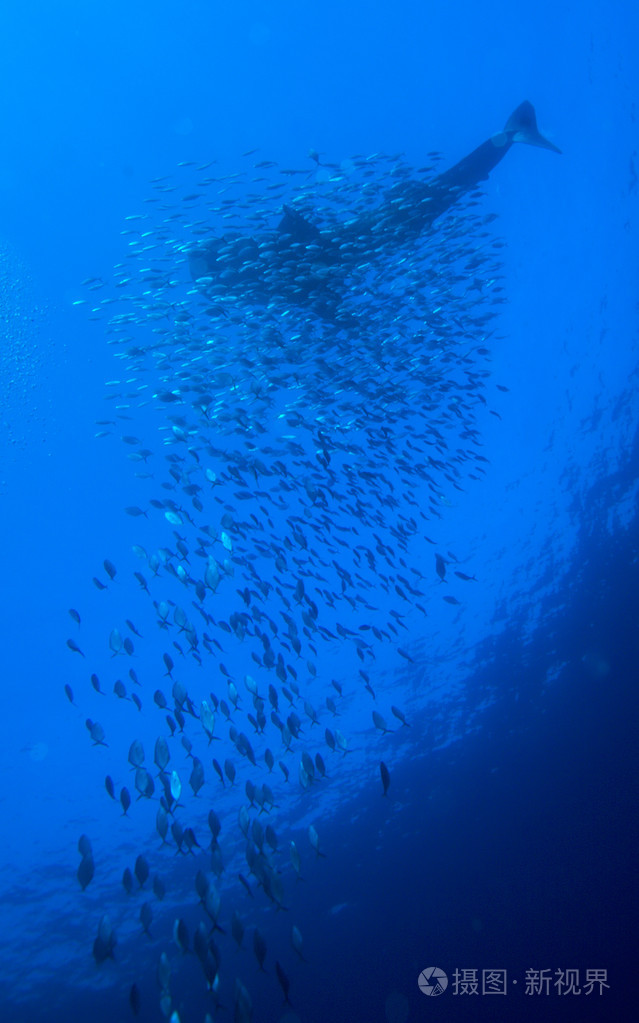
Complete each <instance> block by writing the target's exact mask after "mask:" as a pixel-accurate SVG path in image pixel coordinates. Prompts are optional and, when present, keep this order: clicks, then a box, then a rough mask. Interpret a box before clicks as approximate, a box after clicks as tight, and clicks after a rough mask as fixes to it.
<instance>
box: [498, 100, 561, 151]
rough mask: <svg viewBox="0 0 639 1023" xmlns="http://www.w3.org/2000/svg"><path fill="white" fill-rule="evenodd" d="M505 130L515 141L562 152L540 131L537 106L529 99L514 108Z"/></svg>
mask: <svg viewBox="0 0 639 1023" xmlns="http://www.w3.org/2000/svg"><path fill="white" fill-rule="evenodd" d="M504 132H505V133H506V134H507V135H509V136H510V137H511V138H512V141H513V142H526V143H527V144H528V145H529V146H539V147H540V148H541V149H551V150H552V151H553V153H561V149H559V148H558V147H557V146H556V145H555V144H554V143H553V142H550V141H549V140H548V139H547V138H544V136H543V135H542V134H541V132H540V131H539V128H538V127H537V117H536V115H535V108H534V106H533V105H532V103H529V102H528V100H527V99H526V100H524V102H523V103H520V104H519V106H518V107H517V109H516V110H513V112H512V114H511V115H510V117H509V118H508V120H507V121H506V124H505V125H504Z"/></svg>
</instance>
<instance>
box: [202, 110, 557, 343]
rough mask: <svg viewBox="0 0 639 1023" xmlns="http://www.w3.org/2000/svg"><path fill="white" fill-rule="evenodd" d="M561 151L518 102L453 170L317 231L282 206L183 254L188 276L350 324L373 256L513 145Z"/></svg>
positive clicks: (213, 294)
mask: <svg viewBox="0 0 639 1023" xmlns="http://www.w3.org/2000/svg"><path fill="white" fill-rule="evenodd" d="M520 142H523V143H525V144H527V145H531V146H538V147H540V148H542V149H548V150H551V151H552V152H554V153H561V150H560V149H558V147H557V146H556V145H554V143H552V142H550V141H549V140H548V139H547V138H545V137H544V136H543V135H542V134H541V132H540V131H539V129H538V127H537V118H536V115H535V109H534V107H533V105H532V103H530V102H529V101H528V100H525V101H524V102H523V103H520V104H519V106H518V107H517V108H516V109H515V110H514V111H513V113H512V114H511V115H510V117H509V118H508V120H507V121H506V124H505V125H504V127H503V129H502V130H501V131H499V132H497V133H496V134H494V135H491V137H490V138H488V139H487V140H486V141H485V142H483V143H482V144H481V145H480V146H478V147H477V148H476V149H474V150H473V151H472V152H471V153H469V154H468V156H465V157H464V158H463V159H462V160H460V161H459V162H458V163H456V164H455V165H454V166H453V167H451V168H449V169H448V170H446V171H444V172H443V173H442V174H438V175H437V176H435V177H434V178H432V179H430V180H426V181H420V180H407V181H401V182H399V183H397V184H395V185H393V186H392V187H391V188H389V189H388V191H387V193H386V194H385V196H384V197H383V199H382V201H381V202H380V203H379V204H378V205H377V206H375V207H374V208H372V209H368V210H366V212H364V213H362V214H360V215H359V216H356V217H353V218H351V219H350V220H348V221H345V222H344V223H342V224H339V225H338V226H335V225H331V227H330V228H324V229H323V228H322V227H321V226H319V225H317V224H315V223H313V222H312V220H311V219H310V218H309V217H308V216H307V215H303V214H301V213H300V212H299V211H297V210H295V209H293V208H292V207H291V206H288V205H284V207H283V209H282V216H281V219H280V221H279V223H278V225H277V227H276V228H275V230H273V231H270V232H264V233H263V234H261V235H258V236H251V235H247V234H243V233H241V232H240V233H237V232H234V233H230V234H225V235H222V236H219V237H215V238H213V239H211V240H209V241H207V242H206V243H205V244H203V245H202V244H199V245H197V246H196V247H194V248H193V249H191V251H190V252H189V254H188V260H189V268H190V273H191V277H192V278H193V280H194V281H195V282H196V284H197V286H198V287H199V288H200V289H201V290H202V291H203V292H204V293H205V294H206V295H207V296H208V297H209V298H211V299H216V298H217V299H221V298H222V297H223V296H225V295H226V296H228V295H232V296H234V297H235V298H237V299H240V300H245V301H246V302H248V303H258V304H260V303H261V304H269V303H273V302H280V303H285V304H286V303H290V304H293V305H296V306H301V307H303V308H306V309H308V310H310V311H311V312H313V313H314V314H315V315H316V316H319V317H320V318H322V319H324V320H327V321H329V322H331V323H335V324H338V325H339V324H342V325H348V324H349V323H351V322H352V316H351V315H350V314H349V313H346V312H345V311H344V310H343V309H342V304H343V302H344V298H345V294H346V291H347V288H348V275H349V274H350V273H351V272H352V271H353V270H354V269H355V267H357V266H358V265H360V264H361V263H362V261H363V260H365V259H367V258H370V256H371V253H373V255H374V256H375V258H378V257H379V256H380V255H383V254H384V253H388V252H390V251H392V250H394V249H396V248H399V247H400V246H405V245H407V244H410V243H411V242H413V241H414V240H415V239H417V238H419V236H420V235H423V234H424V233H425V232H427V231H428V230H429V228H431V227H432V226H433V224H434V223H435V221H436V220H437V219H438V218H440V217H441V216H442V215H443V214H444V213H446V212H447V211H448V210H449V209H450V208H451V207H453V206H455V205H456V204H457V203H459V202H460V200H462V199H463V197H464V196H465V195H467V194H468V193H469V192H472V191H473V190H474V189H475V188H476V187H477V186H478V185H480V184H481V182H482V181H485V180H486V179H487V178H488V177H489V175H490V174H491V172H492V171H493V170H494V169H495V167H496V166H497V165H498V164H499V163H500V162H501V161H502V160H503V158H504V157H505V155H506V153H507V152H508V151H509V150H510V149H511V148H512V146H513V145H515V144H516V143H520Z"/></svg>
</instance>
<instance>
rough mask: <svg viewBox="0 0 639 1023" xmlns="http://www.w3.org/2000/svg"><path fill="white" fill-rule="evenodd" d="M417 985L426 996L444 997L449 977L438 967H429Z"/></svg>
mask: <svg viewBox="0 0 639 1023" xmlns="http://www.w3.org/2000/svg"><path fill="white" fill-rule="evenodd" d="M417 983H418V984H419V990H420V991H421V992H422V994H424V995H443V993H444V991H445V990H446V988H447V987H448V977H447V976H446V974H445V973H444V971H443V970H440V969H439V967H438V966H427V967H426V969H425V970H422V972H421V973H420V975H419V977H418V978H417Z"/></svg>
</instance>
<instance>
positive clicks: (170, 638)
mask: <svg viewBox="0 0 639 1023" xmlns="http://www.w3.org/2000/svg"><path fill="white" fill-rule="evenodd" d="M311 156H312V159H311V161H310V169H309V168H307V167H304V168H302V169H297V168H296V169H284V170H280V169H278V168H277V167H276V166H275V165H274V164H273V163H271V162H270V161H265V160H261V159H259V155H256V154H246V155H245V162H246V166H247V168H248V169H247V170H246V171H244V172H242V173H240V174H231V175H217V174H216V173H215V167H214V166H212V165H207V166H203V167H193V166H187V167H184V168H182V169H181V171H180V173H179V174H177V175H176V176H175V177H166V178H162V179H158V180H156V181H155V182H154V183H153V188H152V194H151V195H150V196H149V199H148V204H147V206H146V210H147V211H146V212H145V213H143V214H140V215H137V216H135V217H130V218H128V221H127V225H126V229H125V231H124V232H123V235H124V239H125V241H126V244H127V247H128V252H127V256H126V258H124V259H123V261H122V263H121V264H120V265H119V266H118V267H117V268H116V270H115V277H114V281H113V282H111V283H105V282H104V281H102V280H101V279H95V278H92V279H89V280H88V281H86V282H85V284H86V288H87V289H88V293H89V297H88V299H87V300H86V301H87V303H88V305H89V307H90V308H91V316H92V317H94V318H102V319H104V320H105V322H106V323H107V324H108V328H107V330H108V340H109V343H110V344H111V345H112V346H113V350H114V356H115V360H116V363H117V366H118V370H117V372H116V373H115V374H114V376H115V377H116V379H114V380H111V381H109V384H108V388H107V408H108V412H107V414H106V415H104V416H103V417H101V419H100V422H99V435H100V436H104V437H108V436H112V437H115V438H118V437H119V438H120V439H121V441H122V444H123V450H124V451H125V452H126V456H127V460H128V461H129V463H130V464H131V465H132V466H133V473H134V476H135V488H136V489H135V490H134V491H132V496H131V500H130V503H129V504H128V505H127V506H126V507H125V508H123V515H126V516H128V517H130V518H131V519H132V520H134V521H135V525H136V528H138V527H139V538H138V541H137V543H136V545H135V546H134V549H133V552H132V554H130V552H121V554H120V555H119V556H117V557H116V556H115V555H114V560H113V561H112V560H111V559H110V558H105V559H104V562H103V564H102V565H101V566H100V567H99V569H98V570H97V571H96V574H95V576H94V578H93V585H94V586H95V587H96V588H97V589H98V590H99V591H100V593H103V594H104V600H105V604H104V607H105V612H104V623H105V624H104V626H103V625H102V624H101V623H100V622H97V623H95V622H94V623H93V625H92V628H93V629H94V632H95V630H96V629H97V630H98V631H100V630H102V639H101V640H100V641H99V642H98V643H95V642H94V641H93V639H92V638H91V639H90V641H89V644H88V646H87V644H86V643H85V642H84V636H85V635H86V631H85V630H86V628H87V623H86V622H85V617H86V616H85V614H84V612H83V611H82V608H81V606H80V605H79V607H80V610H77V609H76V608H72V609H70V611H69V614H70V630H69V638H68V640H67V647H68V649H69V652H70V655H73V658H74V660H73V661H72V662H71V665H72V667H73V669H74V671H75V674H74V676H73V677H72V678H71V680H70V682H69V684H68V685H67V686H66V689H65V691H66V696H67V698H68V700H69V701H70V703H72V704H73V705H74V706H78V707H79V708H80V709H81V710H82V711H83V718H84V720H85V724H86V729H87V741H88V742H89V743H91V744H92V745H93V746H95V747H96V755H100V756H103V757H104V758H105V764H106V765H108V766H107V770H106V771H105V774H106V777H105V790H106V791H105V792H103V793H102V798H104V799H105V800H107V801H109V800H110V801H111V803H112V805H113V806H114V807H115V805H116V804H119V806H118V807H117V813H114V816H113V821H114V828H117V827H118V823H117V822H118V821H120V822H121V827H123V828H124V827H125V826H126V823H127V818H129V817H130V816H131V815H138V814H141V813H143V812H145V810H144V808H145V807H151V808H152V815H153V817H154V820H155V832H156V834H155V835H153V834H152V833H150V834H149V836H148V845H147V846H145V848H143V849H141V850H140V851H139V853H138V854H137V856H135V857H133V858H132V860H129V861H127V860H126V857H125V856H124V855H123V861H122V863H121V870H122V874H121V884H122V886H123V888H124V890H125V892H126V893H127V895H128V897H129V899H130V901H129V903H128V906H129V910H128V912H127V913H125V914H124V915H123V914H122V913H121V910H120V908H119V907H120V901H119V899H120V896H121V889H120V891H119V893H118V894H117V898H116V892H115V891H114V905H115V906H116V908H115V909H113V910H112V909H110V907H109V905H105V906H104V912H103V913H102V915H101V916H99V917H98V918H96V919H95V922H94V934H95V940H94V944H93V957H94V959H95V962H96V963H97V964H98V965H99V966H100V968H104V967H103V966H102V964H105V963H107V961H109V960H112V959H115V961H116V963H117V962H118V961H119V957H118V941H119V937H120V935H121V934H122V933H125V934H126V935H127V936H128V937H127V941H132V940H133V938H132V937H131V936H132V935H134V936H135V935H137V937H136V940H137V941H139V942H144V943H146V944H147V945H148V947H149V949H150V950H151V954H152V956H153V962H154V964H155V965H154V974H155V981H154V983H153V985H151V988H150V987H149V985H148V984H147V983H146V979H145V978H144V977H138V976H131V975H130V974H129V973H128V972H127V968H126V967H125V966H121V967H120V977H121V984H122V986H123V987H126V988H127V990H128V992H129V1003H130V1009H131V1012H132V1014H134V1015H137V1014H139V1013H140V1012H141V1006H142V1005H143V1002H144V999H145V998H146V999H148V998H149V997H151V998H156V999H157V1003H156V1004H158V1003H159V1006H160V1008H161V1011H162V1014H163V1015H164V1017H165V1018H167V1019H170V1020H171V1021H172V1023H178V1021H179V1020H182V1023H185V1019H186V1018H187V1014H188V997H187V995H186V994H185V993H184V985H183V983H181V981H180V976H181V973H182V972H183V971H184V970H185V969H186V966H185V965H184V964H185V963H186V962H187V957H186V955H185V953H187V952H192V953H194V954H195V958H196V960H197V962H198V964H199V973H200V978H201V981H200V983H201V991H202V1000H204V999H205V998H206V999H208V1003H207V1015H206V1019H207V1020H210V1019H212V1017H213V1016H214V1015H215V1013H216V1011H217V1008H218V1006H220V1005H224V1006H226V1008H227V1009H228V1008H231V1007H232V1012H233V1018H234V1019H235V1020H236V1021H238V1023H244V1021H247V1020H250V1019H251V1018H252V1016H253V1004H254V1001H255V985H256V983H257V981H256V972H257V974H258V975H259V971H262V970H266V971H267V972H268V974H269V978H270V982H272V983H274V984H278V985H279V988H280V989H281V997H282V1000H283V1002H285V1003H291V1004H293V1005H296V1000H298V999H301V987H302V985H301V984H297V985H296V979H297V978H298V977H299V970H300V969H301V968H302V967H300V965H299V964H300V963H305V961H306V958H307V954H306V951H305V948H304V943H303V937H302V933H301V930H300V928H299V927H298V924H297V923H296V920H295V906H296V899H297V898H298V895H297V891H298V886H297V879H298V878H300V877H302V876H304V877H305V878H306V879H307V880H310V879H311V877H312V874H313V872H314V871H315V870H316V869H317V864H318V863H319V858H321V857H323V856H325V855H327V856H330V855H331V851H330V849H328V848H325V846H324V842H323V839H322V822H321V820H320V817H321V813H320V804H319V802H318V796H317V793H318V791H319V790H320V788H321V787H324V788H329V787H330V785H331V783H332V782H333V780H334V779H335V778H336V777H339V775H340V774H343V773H344V772H345V771H347V770H348V766H349V764H351V763H352V762H353V760H354V759H355V756H356V755H357V756H358V757H359V759H360V761H361V762H363V764H364V766H365V769H366V771H368V774H369V776H370V778H371V784H372V785H373V787H374V788H373V791H374V792H375V796H376V798H381V797H382V796H386V795H387V793H389V789H390V793H391V795H392V766H393V756H394V753H393V751H394V750H397V749H398V746H397V743H399V741H400V737H401V738H404V737H407V736H410V735H411V733H412V732H414V731H415V729H414V728H413V729H411V727H410V725H411V722H410V719H409V718H410V715H409V713H408V711H407V709H406V708H405V707H404V708H402V707H400V706H398V705H397V702H399V701H397V698H395V699H393V697H392V695H391V694H390V692H389V691H388V687H384V686H383V684H382V681H381V679H380V676H379V673H378V671H377V670H376V665H377V658H378V657H379V656H380V651H382V649H384V650H385V651H386V653H385V654H384V657H385V662H386V664H391V665H393V664H395V665H396V666H397V667H399V666H400V665H403V666H404V668H407V667H408V668H409V670H410V671H412V672H414V673H415V684H418V682H419V669H418V665H417V664H416V663H415V658H416V657H417V654H416V651H415V645H414V640H415V639H417V638H419V637H420V636H421V637H423V636H427V635H428V629H429V614H430V610H431V608H432V607H433V606H434V605H435V604H436V605H437V607H438V608H441V607H442V603H446V604H451V605H457V604H460V603H461V602H462V601H463V591H464V588H465V587H466V586H468V585H473V584H474V575H473V574H472V573H471V572H470V570H468V571H464V567H465V566H464V565H462V564H460V563H459V562H458V561H457V558H456V556H455V554H454V552H451V551H448V550H445V549H440V547H439V545H438V538H437V532H438V524H439V520H440V518H441V517H442V516H443V515H444V514H445V509H446V506H447V504H448V503H450V502H451V501H452V500H453V499H454V496H455V492H456V491H461V490H464V489H465V488H466V487H467V486H468V485H469V481H473V480H479V479H481V476H482V474H483V473H484V471H485V464H486V461H487V459H486V457H485V456H484V455H483V454H482V444H481V435H480V429H481V417H482V415H483V414H484V412H485V410H486V409H487V408H488V405H487V403H488V398H487V377H488V369H487V361H488V356H489V349H490V343H491V341H492V340H494V326H495V317H496V314H497V312H498V307H499V304H500V303H501V302H502V301H503V289H502V286H501V270H500V260H499V249H500V246H501V243H500V242H498V241H496V240H495V238H494V236H493V234H492V232H491V230H490V229H489V227H488V224H489V222H490V221H491V220H492V219H493V218H492V217H491V216H487V215H486V214H485V211H484V210H483V208H482V204H481V200H480V196H479V194H477V193H475V192H472V191H471V192H469V193H467V194H465V195H464V196H461V195H460V196H459V197H458V201H457V202H456V203H455V205H453V206H451V208H450V209H449V210H447V211H446V212H445V213H444V214H443V215H442V216H441V217H440V218H438V219H437V220H436V222H435V223H434V224H433V225H431V228H430V230H429V232H428V233H427V234H423V233H421V231H420V229H419V225H417V227H416V228H415V230H412V229H411V227H410V225H411V223H412V220H411V218H413V217H414V210H415V205H416V203H417V204H419V203H423V202H425V201H427V196H425V192H424V186H423V183H424V182H426V181H428V179H429V177H430V178H432V176H433V174H434V169H433V168H434V164H435V163H436V161H437V154H431V165H429V166H428V167H424V168H421V169H420V170H419V171H415V170H412V169H411V168H409V167H408V166H406V165H405V164H404V162H403V161H402V158H401V157H399V156H395V157H383V156H380V155H375V156H371V157H366V158H365V157H361V156H356V157H353V158H352V159H350V160H348V161H345V162H344V163H343V164H341V165H340V166H336V165H330V164H326V163H324V162H323V161H322V160H321V159H320V157H319V156H318V154H311ZM185 179H188V181H187V183H186V184H184V180H185ZM389 196H390V198H389ZM407 225H408V230H407ZM132 485H133V484H132ZM425 548H426V554H425ZM426 555H427V556H426ZM132 561H133V564H132V563H131V562H132ZM123 562H126V577H127V579H129V578H133V579H134V580H135V585H136V588H137V604H136V605H135V607H136V610H130V609H129V608H125V607H123V606H122V605H123V601H122V598H121V597H120V596H119V595H118V586H122V577H123V574H125V568H124V567H123V564H122V563H123ZM466 567H468V566H466ZM89 574H90V573H89ZM89 585H90V584H89ZM120 592H123V591H122V590H121V591H120ZM127 592H128V590H127ZM140 608H142V610H139V609H140ZM438 613H441V612H438ZM449 613H451V614H454V613H456V612H455V609H454V607H453V608H452V609H451V610H450V612H449ZM106 623H108V624H106ZM91 635H93V634H91ZM114 674H115V675H117V677H115V678H114ZM106 697H108V699H109V700H110V701H116V702H117V701H119V702H120V706H121V707H122V723H121V726H120V727H119V728H118V729H117V734H111V733H110V732H109V729H108V727H105V725H104V723H103V722H104V719H103V720H102V721H101V720H100V718H101V717H102V715H101V712H100V708H101V707H105V706H106V704H105V703H104V702H103V701H104V700H105V699H106ZM87 707H90V708H91V710H90V713H89V712H88V711H86V716H85V708H87ZM342 716H343V717H344V720H346V721H349V722H353V721H357V728H356V729H355V732H356V738H355V736H354V735H353V734H351V733H352V731H353V730H352V729H349V728H348V727H345V726H344V724H343V723H342V721H341V720H340V718H341V717H342ZM389 733H393V735H392V737H391V738H389V739H385V740H384V742H385V745H384V747H383V752H384V760H383V761H382V760H381V757H380V745H379V737H380V736H387V735H389ZM125 736H126V739H125V738H124V737H125ZM125 748H126V749H128V753H127V754H125V755H126V759H127V761H128V762H124V756H122V755H121V754H122V751H123V750H124V749H125ZM116 752H117V758H119V759H117V758H116ZM350 753H352V754H353V757H352V758H351V757H350V756H348V754H350ZM387 765H390V767H389V766H387ZM385 802H386V801H385ZM149 830H151V829H149ZM304 832H305V834H304ZM293 836H295V837H293ZM78 854H79V861H78V867H77V881H78V885H79V888H80V889H81V890H82V891H83V892H84V891H85V890H87V891H89V892H90V891H91V886H95V884H96V883H97V880H98V876H99V857H98V856H97V854H96V853H95V850H94V849H93V848H92V842H91V840H90V838H89V837H88V836H87V835H82V836H81V838H80V840H79V843H78ZM179 854H181V855H179ZM176 856H177V859H176ZM96 864H98V866H97V867H96ZM176 864H177V866H176ZM185 879H186V880H185ZM171 884H173V886H174V889H175V890H174V892H173V893H172V892H171ZM118 885H119V882H118ZM301 887H303V886H301ZM79 897H80V895H79ZM81 897H82V898H85V897H86V896H85V895H82V896H81ZM167 907H173V908H167ZM268 907H270V910H271V911H272V913H274V914H275V913H277V912H278V911H281V910H288V918H289V921H288V924H287V926H288V931H289V935H290V940H289V943H288V946H283V947H282V946H281V945H280V946H279V947H271V944H270V942H269V916H268V913H266V912H265V909H267V908H268ZM236 948H237V949H240V950H243V954H244V958H242V957H236V956H235V955H234V954H232V953H233V950H234V949H236ZM87 953H89V950H87ZM251 957H253V958H254V960H255V962H254V963H251V961H250V960H251ZM303 968H309V967H308V966H305V967H303ZM152 989H154V990H155V995H152V994H151V995H149V990H152ZM258 990H259V989H258ZM207 992H208V994H207ZM198 1004H200V1003H198ZM298 1004H299V1002H298ZM257 1015H258V1016H259V1012H258V1013H257ZM189 1018H193V1017H189ZM197 1018H200V1019H201V1018H202V1016H201V1015H200V1016H198V1017H197ZM227 1018H229V1017H227Z"/></svg>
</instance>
